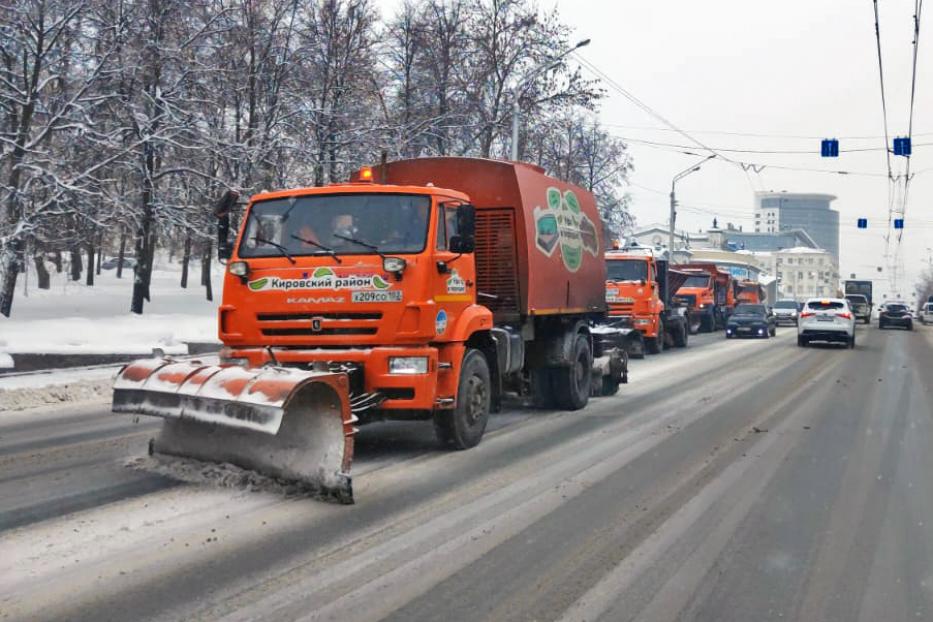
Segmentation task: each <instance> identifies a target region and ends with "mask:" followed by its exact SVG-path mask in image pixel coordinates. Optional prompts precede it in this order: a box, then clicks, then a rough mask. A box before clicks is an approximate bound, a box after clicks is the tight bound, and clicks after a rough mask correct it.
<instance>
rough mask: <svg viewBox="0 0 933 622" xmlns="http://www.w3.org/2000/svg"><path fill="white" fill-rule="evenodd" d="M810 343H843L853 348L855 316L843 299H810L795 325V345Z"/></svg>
mask: <svg viewBox="0 0 933 622" xmlns="http://www.w3.org/2000/svg"><path fill="white" fill-rule="evenodd" d="M811 341H829V342H834V343H844V344H846V345H847V346H849V347H850V348H854V347H855V315H854V314H853V313H852V309H851V308H849V303H848V301H847V300H846V299H845V298H811V299H810V300H808V301H807V303H806V304H805V305H804V306H803V310H802V311H801V312H800V318H799V320H798V323H797V345H798V346H800V347H801V348H805V347H806V346H808V345H810V342H811Z"/></svg>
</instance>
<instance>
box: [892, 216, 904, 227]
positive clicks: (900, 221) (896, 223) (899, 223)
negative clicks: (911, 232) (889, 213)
mask: <svg viewBox="0 0 933 622" xmlns="http://www.w3.org/2000/svg"><path fill="white" fill-rule="evenodd" d="M894 228H895V229H903V228H904V219H903V218H895V219H894Z"/></svg>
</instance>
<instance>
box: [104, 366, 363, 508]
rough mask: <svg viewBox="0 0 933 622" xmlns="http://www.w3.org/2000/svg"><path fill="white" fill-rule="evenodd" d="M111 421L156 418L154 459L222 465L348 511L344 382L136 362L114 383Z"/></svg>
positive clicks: (334, 376) (349, 450)
mask: <svg viewBox="0 0 933 622" xmlns="http://www.w3.org/2000/svg"><path fill="white" fill-rule="evenodd" d="M113 411H114V412H116V413H133V414H141V415H151V416H155V417H163V418H164V419H165V422H164V423H163V425H162V430H161V432H160V433H159V436H158V437H157V438H156V439H154V441H153V444H152V449H153V451H154V452H155V453H160V454H167V455H172V456H181V457H186V458H195V459H198V460H204V461H208V462H229V463H230V464H235V465H237V466H240V467H244V468H247V469H252V470H255V471H257V472H259V473H262V474H264V475H269V476H272V477H276V478H279V479H283V480H288V481H293V482H298V483H300V484H302V485H304V486H306V487H308V488H309V489H311V490H312V491H314V492H316V493H318V494H320V495H321V496H324V497H327V498H329V499H333V500H335V501H338V502H340V503H353V487H352V483H351V479H350V463H351V462H352V461H353V436H354V434H355V432H356V429H355V428H354V427H353V424H354V423H355V419H354V417H353V415H352V414H351V412H350V405H349V396H348V383H347V377H346V375H345V374H342V373H330V372H318V371H306V370H298V369H290V368H283V367H261V368H256V369H246V368H243V367H239V366H236V365H220V366H218V365H201V364H200V363H198V362H196V361H190V362H174V361H170V360H163V359H144V360H140V361H136V362H134V363H131V364H129V365H127V366H126V367H125V368H123V370H122V371H121V372H120V374H119V376H117V379H116V382H115V383H114V390H113Z"/></svg>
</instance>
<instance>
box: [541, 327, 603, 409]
mask: <svg viewBox="0 0 933 622" xmlns="http://www.w3.org/2000/svg"><path fill="white" fill-rule="evenodd" d="M571 352H572V354H573V355H572V358H571V364H570V366H569V367H556V368H553V369H551V377H552V378H553V379H554V385H553V386H554V401H555V402H556V403H557V406H558V407H560V408H563V409H564V410H580V409H581V408H583V407H584V406H586V403H587V402H588V401H589V399H590V384H591V383H592V381H593V355H592V353H591V352H590V342H589V340H588V339H587V338H586V335H577V336H576V337H574V341H573V349H572V351H571Z"/></svg>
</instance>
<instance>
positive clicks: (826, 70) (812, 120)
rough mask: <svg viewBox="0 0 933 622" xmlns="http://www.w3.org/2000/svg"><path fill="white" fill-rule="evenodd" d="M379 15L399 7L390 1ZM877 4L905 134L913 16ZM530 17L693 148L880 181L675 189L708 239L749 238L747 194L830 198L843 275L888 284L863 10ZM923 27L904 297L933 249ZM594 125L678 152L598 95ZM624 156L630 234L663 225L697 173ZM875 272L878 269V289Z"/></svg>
mask: <svg viewBox="0 0 933 622" xmlns="http://www.w3.org/2000/svg"><path fill="white" fill-rule="evenodd" d="M384 4H385V6H386V7H387V8H388V7H394V6H396V2H394V1H393V0H384ZM880 5H881V11H880V23H881V37H882V53H883V58H884V71H885V88H886V94H887V104H888V124H889V129H890V133H891V135H892V136H898V135H906V133H907V124H908V110H909V101H910V78H911V61H912V45H911V43H912V40H913V19H912V16H913V7H914V2H913V1H912V0H881V2H880ZM541 6H542V8H550V7H553V6H556V7H557V9H558V11H559V12H560V14H561V16H562V19H563V21H564V22H566V23H568V24H570V25H571V26H572V27H573V28H574V29H575V32H576V37H575V40H576V39H578V38H579V39H583V38H590V39H592V43H591V44H590V45H589V46H588V47H586V48H583V49H582V50H580V52H579V53H580V54H581V55H582V56H583V57H584V58H585V59H586V60H588V61H590V62H592V63H593V64H595V65H597V66H598V67H599V68H600V69H602V70H603V71H604V72H606V73H607V74H609V75H610V76H611V77H612V78H613V79H614V80H615V81H616V82H618V83H619V84H620V85H621V86H622V87H624V88H625V89H627V90H628V91H630V92H631V93H633V94H634V95H635V96H637V97H638V98H639V99H641V100H642V101H643V102H645V103H647V104H648V105H649V106H651V107H652V108H653V109H654V110H656V111H657V112H659V113H660V114H661V115H663V116H664V117H666V118H667V119H668V120H669V121H671V122H672V123H674V124H675V125H677V126H678V127H680V128H682V129H685V130H687V131H688V132H690V133H691V134H692V135H693V136H695V137H696V138H698V139H699V140H701V141H702V142H704V143H705V144H707V145H709V146H711V147H714V148H715V147H721V148H735V149H753V150H785V151H803V150H809V151H811V152H812V153H813V154H812V155H809V154H803V155H798V154H774V155H763V154H762V155H759V154H752V153H731V152H724V153H725V154H726V155H728V156H730V157H732V158H733V159H735V160H743V161H746V162H755V163H759V164H770V165H772V166H789V167H800V168H806V169H816V168H820V169H829V170H846V171H852V172H862V173H872V174H874V175H879V174H880V176H874V177H872V176H856V175H848V176H840V175H831V174H821V173H815V172H800V171H787V170H779V169H777V168H772V167H766V168H765V169H764V170H763V171H762V172H761V173H758V174H756V173H754V172H749V173H747V174H746V173H745V172H743V171H742V170H741V168H739V167H737V166H734V165H730V164H728V163H724V162H717V161H715V160H714V161H712V162H709V163H707V164H705V165H704V167H703V168H702V170H701V171H699V172H697V173H694V174H692V175H691V176H689V177H687V178H686V179H684V180H682V181H681V182H679V183H678V186H677V194H678V199H679V201H680V202H681V204H682V207H681V210H680V212H679V214H678V225H684V226H685V227H687V228H690V229H692V230H697V229H699V228H701V227H702V228H704V229H705V228H707V227H709V226H710V225H711V223H712V219H713V217H714V215H718V217H719V220H720V223H724V222H733V223H735V224H737V225H739V224H741V225H743V226H744V227H745V228H752V225H753V220H752V207H753V192H754V191H756V190H763V189H764V190H776V191H780V190H787V191H788V192H826V193H830V194H834V195H836V196H837V197H838V199H837V201H836V202H835V203H834V207H835V209H836V210H838V211H839V213H840V238H841V239H840V253H841V271H840V272H841V274H842V275H844V276H846V277H847V276H848V275H849V274H850V273H852V272H855V273H858V275H859V276H860V277H862V276H863V275H865V276H871V277H873V278H877V277H880V276H883V275H884V274H886V273H887V272H888V265H887V263H886V262H885V260H884V258H883V254H884V250H885V243H884V235H885V231H886V224H887V205H888V184H887V180H886V178H885V175H886V171H887V168H886V164H885V153H884V151H883V149H882V148H883V146H884V140H883V138H882V135H883V125H882V114H881V97H880V87H879V80H878V60H877V52H876V47H875V38H874V13H873V9H872V2H871V1H870V0H779V1H775V0H772V1H766V0H716V1H715V2H699V1H697V0H650V1H645V0H544V1H542V3H541ZM931 22H933V6H931V7H930V9H929V12H928V14H927V15H926V18H925V20H924V21H923V22H922V23H921V33H920V54H919V61H918V71H917V74H918V76H917V94H916V99H915V104H914V126H913V127H914V141H913V142H914V154H915V155H914V156H913V158H912V160H913V162H912V164H911V168H912V170H913V171H915V172H916V173H917V174H916V177H915V178H914V179H913V181H912V182H911V184H910V201H909V203H908V208H907V218H906V220H907V224H906V229H905V232H904V236H903V247H902V258H901V262H900V263H901V265H902V267H903V269H906V271H907V276H908V279H907V283H905V282H904V280H903V279H902V280H901V288H900V289H901V291H902V292H903V293H904V294H905V295H907V293H908V292H910V291H912V284H913V282H914V281H915V279H916V277H917V276H918V275H919V272H920V270H921V269H922V268H923V267H924V266H925V265H926V262H927V259H928V256H929V254H928V251H927V249H928V248H933V201H931V199H933V118H931V116H933V32H931V28H930V27H931V25H933V24H931ZM600 116H601V118H602V120H603V122H604V123H605V124H606V125H607V127H609V128H610V129H611V130H612V131H613V132H615V133H617V134H618V135H619V136H623V137H627V138H630V139H638V140H648V141H655V142H662V143H672V144H677V145H684V144H689V141H688V140H687V139H686V138H684V137H683V136H681V135H679V134H677V133H674V132H671V131H663V130H660V129H644V128H662V127H664V126H663V125H662V124H661V123H660V122H659V121H658V120H656V119H654V118H652V117H651V116H649V115H648V114H646V113H644V112H643V111H641V110H639V109H638V108H637V107H636V106H634V105H633V104H631V103H630V102H629V101H627V100H626V99H625V98H624V97H622V96H621V95H619V94H618V93H616V92H615V91H613V90H612V89H611V88H610V87H608V86H607V97H606V98H605V99H604V100H603V102H602V107H601V111H600ZM639 128H641V129H639ZM707 132H733V133H735V132H738V133H748V134H764V135H769V136H736V135H731V134H725V133H707ZM823 136H826V137H838V138H839V139H840V147H841V149H843V150H845V149H847V148H872V147H874V148H875V149H876V150H874V151H868V152H862V153H843V154H841V157H839V158H837V159H825V158H820V157H819V137H823ZM801 137H804V138H801ZM806 137H812V138H806ZM847 137H862V138H847ZM865 137H870V138H865ZM924 144H930V145H931V146H929V147H925V146H923V145H924ZM630 150H631V153H632V154H633V156H634V160H635V172H634V174H633V175H632V178H631V181H632V183H633V186H632V188H631V189H630V191H631V194H632V196H633V199H634V201H633V203H634V204H633V208H634V212H635V215H636V217H637V219H638V221H639V223H641V224H647V223H650V222H666V221H667V214H668V205H669V203H668V197H667V193H668V192H669V191H670V184H671V178H672V177H673V175H674V174H676V173H677V172H679V171H681V170H683V169H684V168H686V167H688V166H689V165H690V164H691V163H692V162H694V161H697V160H698V159H700V158H697V157H696V156H688V155H684V154H681V153H677V152H676V151H675V150H671V149H668V148H657V147H649V146H646V145H644V144H639V143H637V142H635V141H634V140H633V141H632V142H630ZM694 151H695V152H696V153H702V151H701V150H700V149H699V148H695V149H694ZM892 159H893V162H894V164H893V165H894V167H895V174H898V173H903V170H904V166H905V160H904V158H893V157H892ZM858 217H867V218H868V219H869V223H870V228H869V229H868V230H867V231H866V230H859V229H857V228H856V226H855V225H856V219H857V218H858ZM894 247H895V245H894V244H893V243H892V245H891V248H892V250H893V249H894ZM879 265H880V266H883V267H884V273H882V274H880V275H879V274H878V273H877V272H876V270H875V267H876V266H879ZM878 286H881V287H884V286H885V284H883V283H879V284H878Z"/></svg>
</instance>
